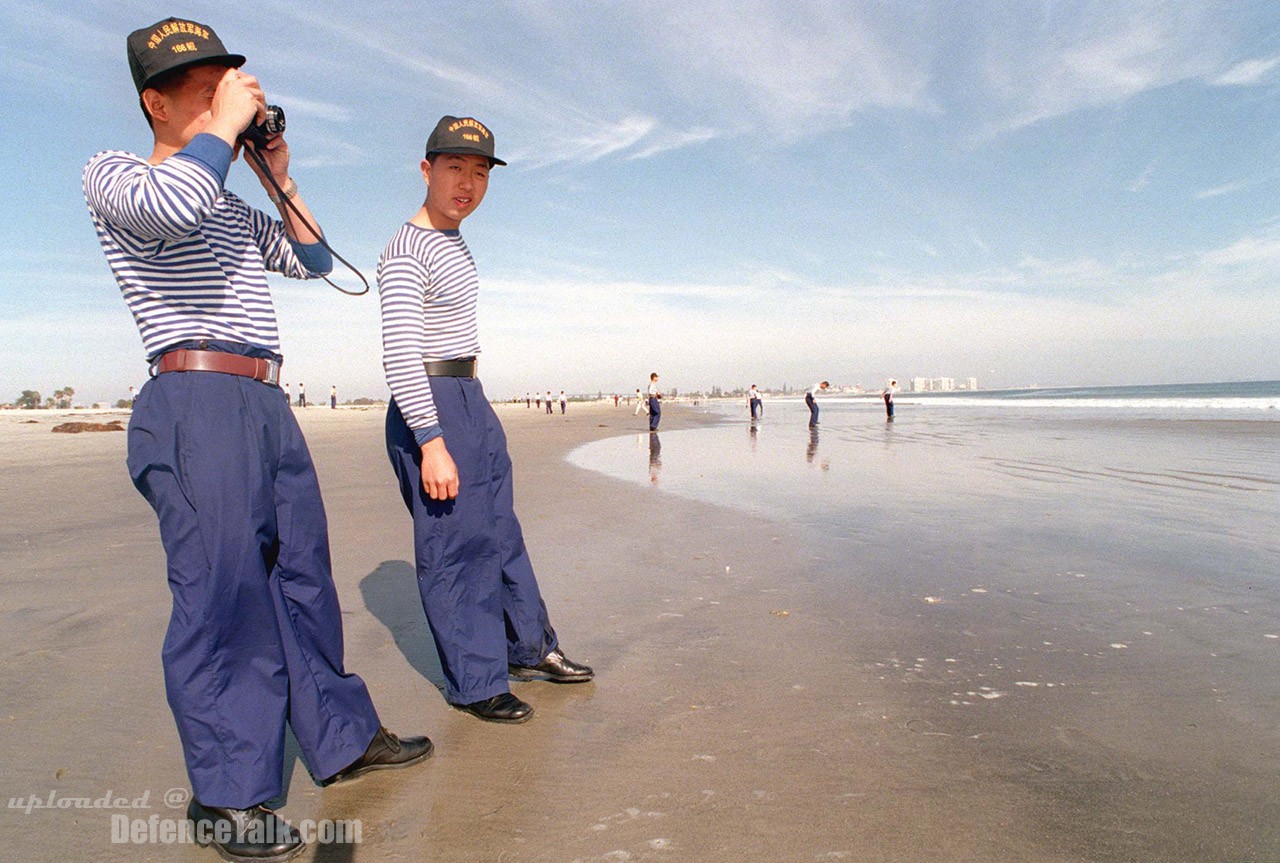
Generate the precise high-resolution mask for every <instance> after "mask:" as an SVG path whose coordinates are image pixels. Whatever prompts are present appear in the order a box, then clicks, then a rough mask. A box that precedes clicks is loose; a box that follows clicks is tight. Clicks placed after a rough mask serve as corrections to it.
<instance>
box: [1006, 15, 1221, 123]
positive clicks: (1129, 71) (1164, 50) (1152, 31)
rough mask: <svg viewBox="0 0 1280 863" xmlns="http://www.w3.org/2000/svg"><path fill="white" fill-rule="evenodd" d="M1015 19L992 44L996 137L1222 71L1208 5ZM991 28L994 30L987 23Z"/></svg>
mask: <svg viewBox="0 0 1280 863" xmlns="http://www.w3.org/2000/svg"><path fill="white" fill-rule="evenodd" d="M1051 8H1052V9H1054V10H1055V12H1046V13H1045V15H1046V17H1047V18H1049V20H1048V21H1044V20H1037V18H1036V13H1035V12H1032V11H1031V10H1030V8H1029V7H1028V8H1027V14H1026V15H1025V16H1023V17H1021V18H1015V20H1014V22H1013V24H1012V26H1008V27H1006V28H1005V29H1004V31H1003V38H1001V37H993V38H992V39H991V51H990V53H989V55H988V58H987V62H986V66H985V76H986V80H987V82H988V84H989V86H990V87H991V88H992V93H993V95H995V97H996V98H997V104H996V106H995V107H996V110H997V111H998V112H999V116H996V117H995V118H993V120H992V121H991V122H990V123H989V124H988V126H987V129H986V133H987V134H988V135H998V134H1002V133H1007V132H1011V131H1016V130H1018V129H1022V128H1025V127H1027V126H1031V125H1034V124H1036V123H1039V122H1042V121H1044V120H1047V119H1051V118H1054V117H1059V116H1063V115H1065V114H1069V113H1072V112H1075V111H1079V110H1082V109H1088V108H1099V107H1105V106H1109V105H1115V104H1118V103H1121V102H1123V101H1125V100H1127V99H1130V98H1132V97H1134V96H1137V95H1138V94H1140V93H1144V92H1147V91H1149V90H1153V89H1156V88H1159V87H1166V86H1169V85H1171V84H1175V83H1178V82H1180V81H1186V80H1191V79H1197V78H1204V77H1206V76H1208V75H1210V74H1212V73H1213V72H1214V71H1215V70H1216V69H1219V68H1221V60H1220V58H1221V56H1222V55H1223V53H1224V51H1225V45H1226V42H1227V39H1226V34H1225V33H1224V29H1223V27H1222V26H1221V24H1220V22H1219V21H1218V20H1217V18H1216V17H1215V13H1214V9H1213V8H1212V7H1211V6H1209V5H1204V6H1200V5H1194V6H1193V5H1181V6H1173V7H1169V6H1156V5H1153V4H1139V5H1136V6H1121V5H1120V4H1110V5H1107V6H1106V7H1103V8H1104V9H1105V12H1104V13H1103V14H1088V15H1085V14H1081V10H1080V9H1079V7H1077V6H1074V5H1067V6H1062V7H1051ZM992 23H993V26H995V25H998V22H992Z"/></svg>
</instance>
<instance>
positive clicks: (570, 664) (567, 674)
mask: <svg viewBox="0 0 1280 863" xmlns="http://www.w3.org/2000/svg"><path fill="white" fill-rule="evenodd" d="M507 673H508V674H510V675H511V676H512V677H516V678H519V679H520V680H536V679H538V678H546V679H547V680H550V681H551V682H553V683H586V682H587V681H588V680H590V679H591V678H593V677H595V676H596V673H595V672H594V671H592V670H591V666H589V665H583V664H582V663H580V662H574V661H573V660H572V659H570V658H569V657H567V656H565V655H564V651H562V650H561V649H560V648H558V647H557V648H556V649H555V650H553V651H551V652H550V653H548V654H547V655H546V656H545V657H543V660H542V661H541V662H539V663H538V664H537V665H508V666H507Z"/></svg>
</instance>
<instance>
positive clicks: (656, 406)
mask: <svg viewBox="0 0 1280 863" xmlns="http://www.w3.org/2000/svg"><path fill="white" fill-rule="evenodd" d="M661 420H662V402H661V401H660V400H659V399H655V398H653V397H650V398H649V431H657V430H658V423H659V422H660V421H661Z"/></svg>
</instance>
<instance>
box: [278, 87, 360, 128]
mask: <svg viewBox="0 0 1280 863" xmlns="http://www.w3.org/2000/svg"><path fill="white" fill-rule="evenodd" d="M271 100H272V101H274V102H278V103H279V104H280V107H281V108H284V110H285V116H286V117H288V116H289V115H291V114H301V115H303V116H306V117H315V118H317V119H320V120H329V121H330V122H333V123H346V122H349V121H350V120H351V110H350V108H348V107H347V106H345V105H339V104H337V103H335V102H321V101H319V100H316V99H303V98H302V97H300V96H292V95H289V94H288V93H272V94H271Z"/></svg>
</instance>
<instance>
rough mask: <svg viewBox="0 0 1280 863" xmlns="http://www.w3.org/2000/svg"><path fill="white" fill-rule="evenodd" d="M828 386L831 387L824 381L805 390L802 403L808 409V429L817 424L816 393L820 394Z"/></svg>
mask: <svg viewBox="0 0 1280 863" xmlns="http://www.w3.org/2000/svg"><path fill="white" fill-rule="evenodd" d="M829 386H831V384H829V383H827V382H826V381H822V382H821V383H817V384H814V385H813V386H811V387H809V389H807V390H805V393H804V403H805V404H806V405H807V406H808V408H809V428H813V427H814V426H816V425H817V424H818V393H820V392H822V391H823V390H825V389H826V388H827V387H829Z"/></svg>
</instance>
